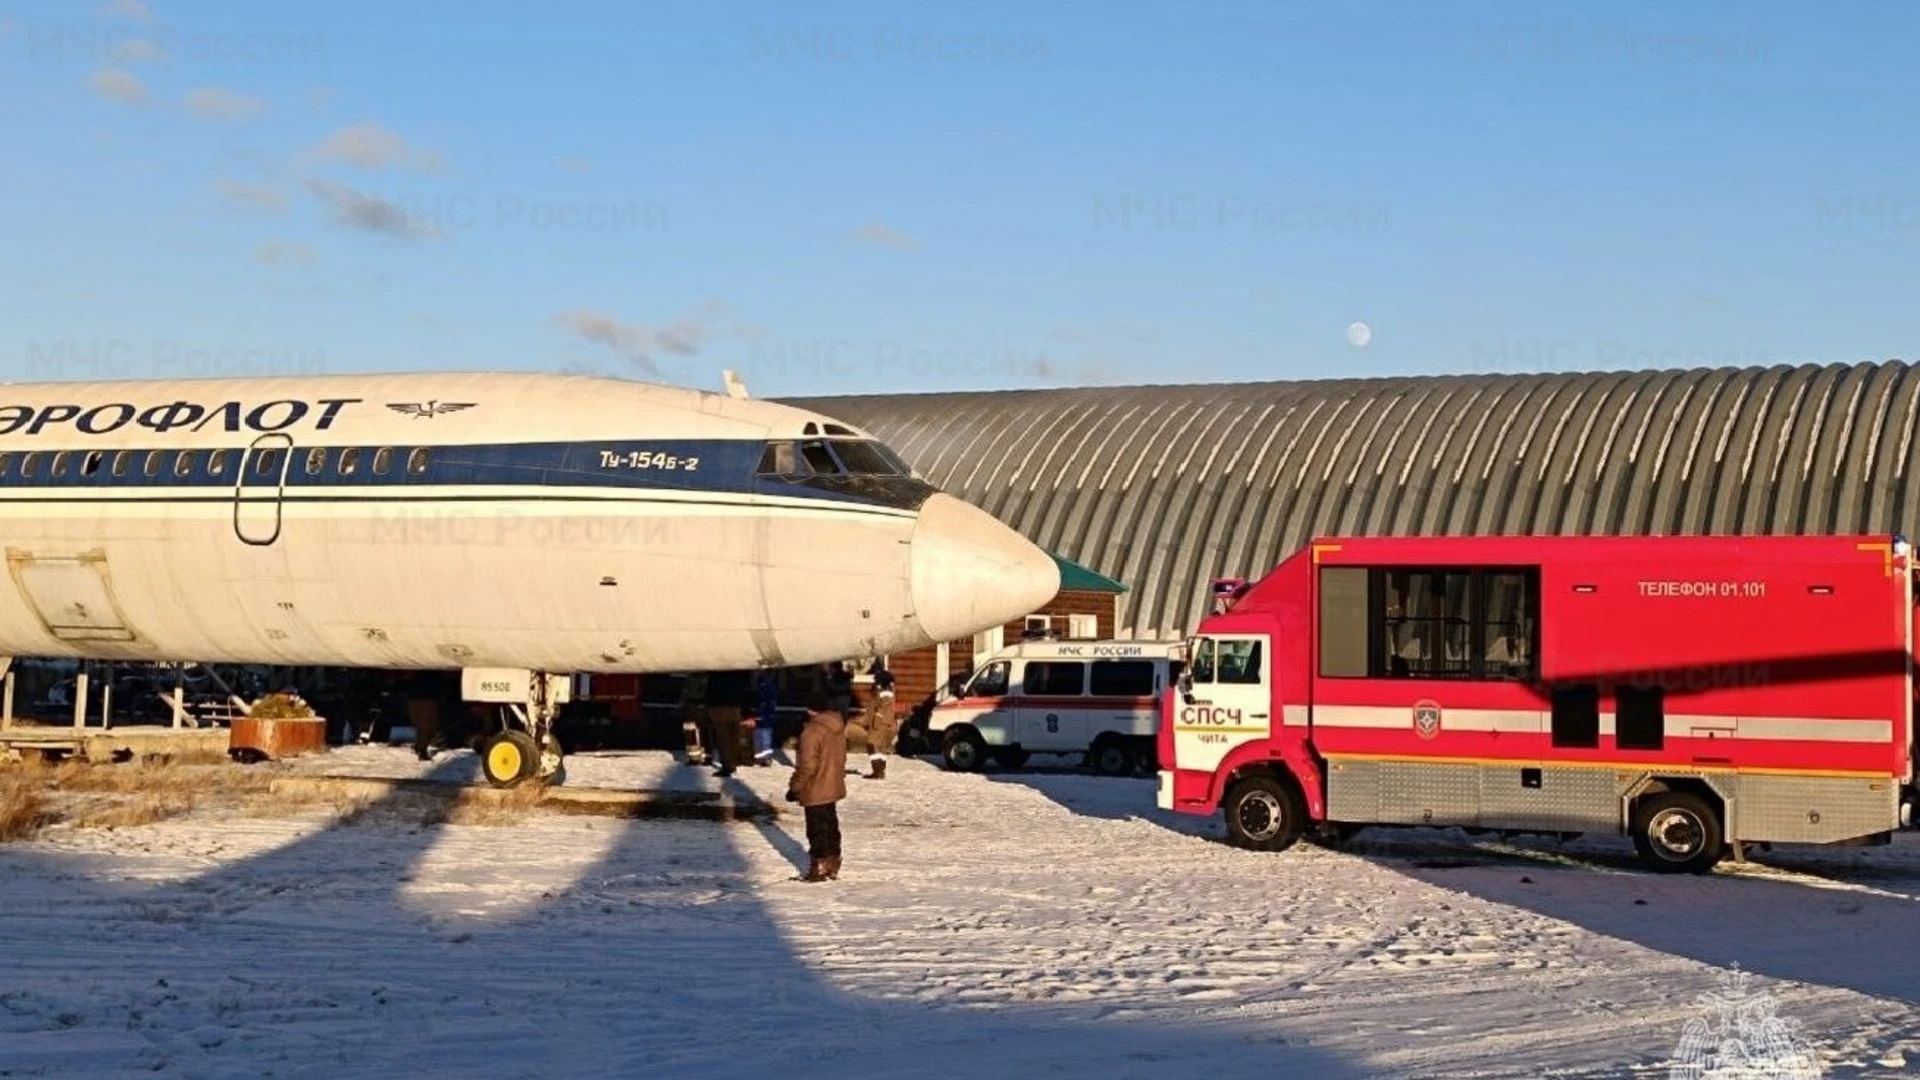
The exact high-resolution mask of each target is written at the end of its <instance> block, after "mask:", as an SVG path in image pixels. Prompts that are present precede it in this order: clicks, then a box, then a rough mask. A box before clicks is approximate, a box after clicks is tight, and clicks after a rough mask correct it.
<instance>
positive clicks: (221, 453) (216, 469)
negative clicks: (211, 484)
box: [207, 450, 227, 480]
mask: <svg viewBox="0 0 1920 1080" xmlns="http://www.w3.org/2000/svg"><path fill="white" fill-rule="evenodd" d="M226 471H227V452H226V451H225V450H215V451H214V452H213V453H211V454H208V455H207V472H209V473H211V474H212V475H213V478H214V479H216V480H218V479H219V478H220V476H221V474H222V473H225V472H226Z"/></svg>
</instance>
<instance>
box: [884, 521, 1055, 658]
mask: <svg viewBox="0 0 1920 1080" xmlns="http://www.w3.org/2000/svg"><path fill="white" fill-rule="evenodd" d="M912 558H913V563H912V570H911V573H912V579H911V582H912V585H911V587H912V590H913V610H914V614H915V617H916V618H917V619H918V620H919V623H920V627H921V629H922V630H924V631H926V634H927V637H929V638H930V639H932V640H934V641H952V640H953V639H955V638H963V637H968V636H970V635H973V634H977V633H979V632H980V631H982V630H986V629H988V628H989V627H994V626H999V625H1001V624H1002V623H1008V622H1012V621H1013V620H1014V619H1018V618H1020V617H1021V616H1022V615H1026V614H1028V613H1029V612H1033V611H1038V610H1040V608H1042V607H1044V606H1046V604H1047V603H1048V602H1049V601H1051V600H1052V599H1053V598H1054V596H1055V595H1056V594H1057V593H1059V591H1060V567H1059V566H1058V565H1056V564H1055V563H1054V561H1053V556H1051V555H1048V554H1047V553H1046V552H1044V551H1042V550H1040V549H1039V548H1038V547H1036V546H1034V545H1033V543H1031V542H1030V541H1028V540H1027V538H1026V537H1024V536H1021V535H1020V534H1019V533H1017V532H1014V531H1013V530H1012V529H1009V528H1007V527H1006V526H1005V525H1003V524H1001V523H1000V521H999V520H998V519H997V518H995V517H994V516H993V515H992V514H989V513H987V512H986V511H984V510H981V509H980V508H979V507H976V506H973V505H971V504H969V503H966V502H963V501H962V500H960V499H956V498H954V497H953V496H951V495H935V496H933V497H932V498H930V499H928V500H927V501H926V503H925V504H923V505H922V506H921V507H920V520H919V523H918V524H916V525H915V526H914V529H913V556H912Z"/></svg>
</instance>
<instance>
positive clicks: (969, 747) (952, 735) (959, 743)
mask: <svg viewBox="0 0 1920 1080" xmlns="http://www.w3.org/2000/svg"><path fill="white" fill-rule="evenodd" d="M940 758H941V760H942V761H944V762H946V765H947V768H949V769H952V770H953V771H954V772H979V771H980V766H981V763H982V762H984V761H985V760H986V758H987V742H986V740H985V739H982V738H981V737H980V733H979V732H977V731H975V730H973V729H972V728H964V727H963V728H951V729H949V730H948V731H947V737H946V739H945V740H943V741H942V743H941V745H940Z"/></svg>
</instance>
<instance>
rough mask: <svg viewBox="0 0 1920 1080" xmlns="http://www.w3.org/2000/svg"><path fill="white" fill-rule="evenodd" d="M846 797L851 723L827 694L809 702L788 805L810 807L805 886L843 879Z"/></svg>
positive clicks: (815, 696)
mask: <svg viewBox="0 0 1920 1080" xmlns="http://www.w3.org/2000/svg"><path fill="white" fill-rule="evenodd" d="M846 797H847V718H846V716H845V714H843V713H841V712H840V711H839V710H837V709H834V708H833V707H832V705H831V704H830V701H829V699H828V697H827V695H826V694H825V693H822V692H818V691H816V692H814V693H812V694H810V695H808V697H807V723H806V726H805V727H803V728H801V729H800V752H799V754H798V755H797V756H796V759H795V761H794V766H793V778H792V779H791V780H789V781H788V782H787V801H788V802H796V803H799V804H800V805H801V806H803V807H805V808H806V815H807V855H808V856H809V857H810V860H811V861H810V862H809V864H808V866H807V874H806V878H805V880H807V881H829V880H832V879H833V878H836V877H838V876H840V809H839V804H840V800H842V799H844V798H846Z"/></svg>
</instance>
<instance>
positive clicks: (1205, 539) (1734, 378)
mask: <svg viewBox="0 0 1920 1080" xmlns="http://www.w3.org/2000/svg"><path fill="white" fill-rule="evenodd" d="M789 403H790V404H795V405H802V406H804V407H806V408H809V409H813V410H816V411H818V412H821V413H825V414H826V415H829V416H834V417H837V418H840V419H842V420H844V421H846V422H848V423H851V424H853V425H856V426H858V427H862V428H865V429H867V430H868V431H871V432H872V433H873V434H874V435H875V436H876V437H877V438H880V439H882V440H884V441H885V442H886V443H887V444H888V445H889V446H891V447H893V448H894V449H895V450H896V451H898V452H899V454H900V455H901V456H902V457H904V458H906V459H907V460H908V461H909V462H911V463H912V464H913V466H914V468H916V469H918V470H919V471H920V472H921V473H922V474H924V475H925V476H926V477H927V479H928V480H929V481H930V482H932V483H934V484H936V485H938V486H939V487H941V488H943V489H945V490H947V491H949V492H951V493H953V494H955V495H958V496H960V497H962V498H965V499H967V500H968V501H970V502H972V503H974V504H975V505H977V506H980V507H982V508H984V509H986V510H988V511H989V512H991V513H993V514H995V515H997V516H998V517H999V518H1000V519H1001V520H1003V521H1005V522H1007V524H1009V525H1011V526H1013V527H1014V528H1016V529H1019V530H1020V531H1021V532H1022V533H1025V534H1026V535H1027V536H1028V537H1029V538H1031V539H1032V540H1033V541H1034V542H1035V543H1038V544H1040V545H1042V546H1044V547H1046V548H1048V549H1049V550H1053V551H1057V552H1059V553H1060V554H1062V555H1065V556H1066V557H1067V558H1069V559H1072V560H1074V561H1076V562H1079V563H1081V564H1083V565H1085V566H1088V567H1091V568H1093V569H1095V570H1098V571H1099V572H1100V573H1103V574H1106V575H1108V576H1110V577H1113V578H1116V579H1118V580H1120V581H1123V582H1125V583H1127V584H1128V585H1129V586H1130V587H1131V589H1132V591H1131V592H1130V593H1128V594H1125V595H1123V596H1122V597H1121V598H1120V620H1119V623H1120V625H1119V633H1120V634H1121V635H1122V636H1132V637H1172V636H1177V635H1180V634H1182V633H1185V632H1186V631H1187V630H1188V629H1189V628H1191V627H1192V626H1193V625H1194V624H1195V623H1197V622H1198V621H1199V619H1200V617H1201V616H1202V615H1203V614H1204V613H1205V611H1206V606H1207V603H1208V597H1207V582H1208V580H1209V579H1210V578H1214V577H1238V576H1244V577H1248V578H1257V577H1259V576H1261V575H1262V574H1264V573H1266V572H1267V571H1268V570H1269V569H1271V568H1272V567H1273V566H1274V565H1276V564H1277V563H1279V562H1280V560H1282V559H1284V558H1285V557H1286V556H1287V555H1289V554H1291V553H1292V552H1294V551H1295V550H1297V549H1299V548H1300V547H1301V546H1303V544H1304V543H1305V542H1306V540H1307V539H1308V538H1309V537H1312V536H1315V535H1323V534H1348V535H1355V534H1372V535H1407V534H1473V535H1495V534H1523V535H1524V534H1556V533H1566V534H1615V535H1632V534H1673V533H1690V534H1700V533H1717V534H1737V533H1750V534H1764V533H1823V532H1841V533H1845V532H1876V531H1885V532H1899V533H1904V534H1906V535H1908V536H1914V535H1916V534H1920V528H1916V517H1917V516H1920V487H1917V486H1916V484H1915V482H1914V470H1913V469H1912V468H1910V461H1911V456H1912V454H1913V453H1914V449H1915V448H1914V422H1915V416H1916V406H1920V378H1917V377H1916V376H1915V369H1914V368H1913V367H1912V366H1910V365H1907V364H1904V363H1898V362H1887V363H1881V364H1857V365H1853V366H1846V365H1839V364H1834V365H1826V366H1817V365H1804V366H1799V367H1789V366H1784V365H1783V366H1776V367H1768V368H1714V369H1705V368H1701V369H1689V370H1669V371H1623V372H1594V373H1582V374H1553V375H1503V376H1443V377H1407V378H1376V379H1334V380H1317V381H1309V382H1266V383H1241V384H1229V385H1200V386H1134V387H1114V388H1095V389H1061V390H1008V391H988V392H974V393H941V394H897V395H876V396H856V397H831V398H811V399H806V400H794V401H790V402H789Z"/></svg>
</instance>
